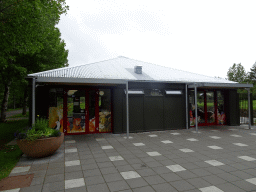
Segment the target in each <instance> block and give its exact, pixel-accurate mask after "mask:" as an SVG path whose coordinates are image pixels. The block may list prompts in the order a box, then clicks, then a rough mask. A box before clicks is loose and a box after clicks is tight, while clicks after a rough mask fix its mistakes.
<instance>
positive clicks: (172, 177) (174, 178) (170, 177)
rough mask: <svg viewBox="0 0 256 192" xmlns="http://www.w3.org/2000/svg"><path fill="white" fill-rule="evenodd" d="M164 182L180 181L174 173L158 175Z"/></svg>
mask: <svg viewBox="0 0 256 192" xmlns="http://www.w3.org/2000/svg"><path fill="white" fill-rule="evenodd" d="M160 176H161V177H162V178H163V179H164V180H165V181H167V182H170V181H178V180H182V179H183V178H181V177H180V176H178V175H177V174H175V173H164V174H161V175H160Z"/></svg>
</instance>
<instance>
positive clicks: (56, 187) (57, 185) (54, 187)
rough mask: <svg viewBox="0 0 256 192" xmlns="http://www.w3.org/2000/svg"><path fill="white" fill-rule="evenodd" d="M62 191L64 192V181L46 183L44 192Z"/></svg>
mask: <svg viewBox="0 0 256 192" xmlns="http://www.w3.org/2000/svg"><path fill="white" fill-rule="evenodd" d="M60 190H64V181H58V182H53V183H46V184H44V185H43V190H42V192H49V191H60Z"/></svg>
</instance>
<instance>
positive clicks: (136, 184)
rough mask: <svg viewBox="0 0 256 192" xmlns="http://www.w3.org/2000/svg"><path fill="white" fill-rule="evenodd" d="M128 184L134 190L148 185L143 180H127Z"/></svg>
mask: <svg viewBox="0 0 256 192" xmlns="http://www.w3.org/2000/svg"><path fill="white" fill-rule="evenodd" d="M126 182H127V183H128V185H129V186H130V187H131V188H132V189H134V188H138V187H143V186H147V185H148V183H147V182H146V181H145V180H144V179H143V178H136V179H129V180H126Z"/></svg>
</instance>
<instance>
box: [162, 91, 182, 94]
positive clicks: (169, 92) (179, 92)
mask: <svg viewBox="0 0 256 192" xmlns="http://www.w3.org/2000/svg"><path fill="white" fill-rule="evenodd" d="M165 94H166V95H181V94H182V91H181V90H165Z"/></svg>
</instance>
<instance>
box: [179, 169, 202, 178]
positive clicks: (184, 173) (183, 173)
mask: <svg viewBox="0 0 256 192" xmlns="http://www.w3.org/2000/svg"><path fill="white" fill-rule="evenodd" d="M176 174H177V175H178V176H180V177H181V178H183V179H190V178H195V177H198V176H197V175H196V174H194V173H192V172H190V171H181V172H177V173H176Z"/></svg>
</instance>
